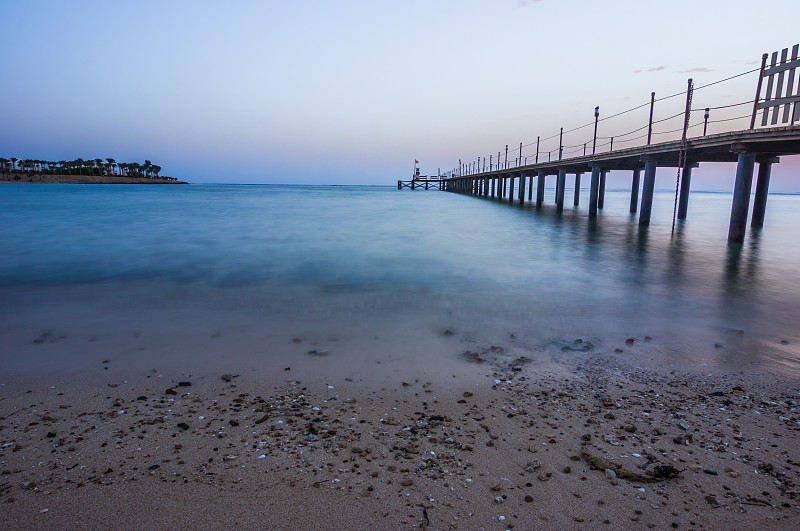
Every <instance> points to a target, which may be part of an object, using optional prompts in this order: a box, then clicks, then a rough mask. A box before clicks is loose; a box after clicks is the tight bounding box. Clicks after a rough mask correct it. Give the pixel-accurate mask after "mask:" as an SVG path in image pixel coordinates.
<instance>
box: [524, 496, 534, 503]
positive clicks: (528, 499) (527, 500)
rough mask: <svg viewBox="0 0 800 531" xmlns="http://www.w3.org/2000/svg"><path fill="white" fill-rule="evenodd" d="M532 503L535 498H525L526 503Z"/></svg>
mask: <svg viewBox="0 0 800 531" xmlns="http://www.w3.org/2000/svg"><path fill="white" fill-rule="evenodd" d="M532 501H533V496H531V495H530V494H528V495H526V496H525V502H527V503H531V502H532Z"/></svg>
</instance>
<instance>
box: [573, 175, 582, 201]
mask: <svg viewBox="0 0 800 531" xmlns="http://www.w3.org/2000/svg"><path fill="white" fill-rule="evenodd" d="M580 199H581V174H580V173H576V174H575V201H573V202H572V204H573V205H574V206H578V205H579V204H580Z"/></svg>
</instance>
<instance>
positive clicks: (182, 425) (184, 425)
mask: <svg viewBox="0 0 800 531" xmlns="http://www.w3.org/2000/svg"><path fill="white" fill-rule="evenodd" d="M178 427H179V428H180V429H182V430H184V431H185V430H188V429H189V425H188V424H186V423H185V422H181V423H180V424H178Z"/></svg>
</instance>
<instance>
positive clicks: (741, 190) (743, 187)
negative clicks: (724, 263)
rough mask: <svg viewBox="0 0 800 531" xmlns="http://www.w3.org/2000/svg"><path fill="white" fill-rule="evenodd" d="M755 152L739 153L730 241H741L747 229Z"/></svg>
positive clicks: (729, 228) (729, 231) (729, 233)
mask: <svg viewBox="0 0 800 531" xmlns="http://www.w3.org/2000/svg"><path fill="white" fill-rule="evenodd" d="M755 162H756V156H755V154H754V153H739V161H738V163H737V165H736V184H734V187H733V204H732V205H731V222H730V225H729V226H728V241H730V242H736V243H741V242H743V241H744V235H745V232H746V231H747V210H748V207H749V206H750V190H751V189H752V187H753V167H754V166H755Z"/></svg>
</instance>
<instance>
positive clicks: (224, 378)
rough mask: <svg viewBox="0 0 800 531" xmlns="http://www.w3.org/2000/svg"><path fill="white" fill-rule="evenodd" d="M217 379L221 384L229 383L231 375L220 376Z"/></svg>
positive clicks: (231, 378)
mask: <svg viewBox="0 0 800 531" xmlns="http://www.w3.org/2000/svg"><path fill="white" fill-rule="evenodd" d="M219 379H220V380H222V381H223V382H230V381H231V380H233V375H232V374H223V375H222V376H220V377H219Z"/></svg>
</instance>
